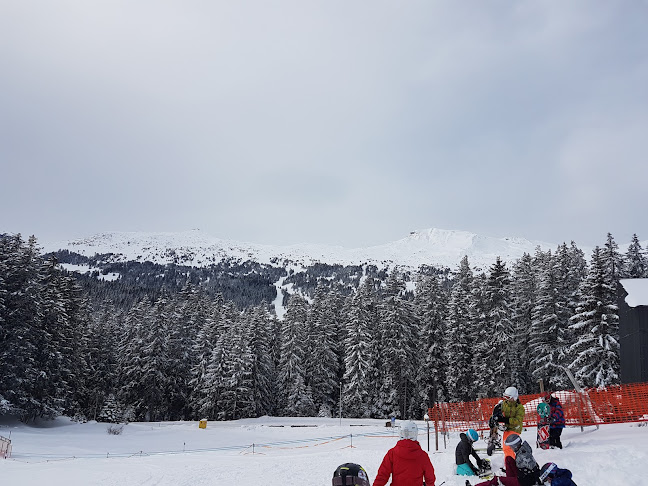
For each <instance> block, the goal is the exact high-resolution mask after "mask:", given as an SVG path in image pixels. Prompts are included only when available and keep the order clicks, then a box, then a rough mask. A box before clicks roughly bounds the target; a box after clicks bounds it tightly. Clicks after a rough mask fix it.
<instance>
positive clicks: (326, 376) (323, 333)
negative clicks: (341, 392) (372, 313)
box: [306, 284, 339, 416]
mask: <svg viewBox="0 0 648 486" xmlns="http://www.w3.org/2000/svg"><path fill="white" fill-rule="evenodd" d="M326 295H327V288H326V287H325V286H324V285H322V284H319V285H318V286H317V289H316V290H315V296H314V298H313V303H312V305H311V306H310V312H309V315H308V321H309V324H308V325H307V327H308V328H309V329H310V330H311V338H312V339H311V341H310V343H311V350H310V353H308V356H307V357H306V360H307V361H308V362H309V363H310V365H309V367H308V368H309V369H310V370H311V371H310V376H309V377H308V378H309V380H308V384H309V385H310V387H311V390H312V391H313V403H314V404H315V408H316V409H317V410H318V415H320V416H326V414H327V413H328V414H329V415H330V411H331V410H332V409H333V408H334V406H335V401H334V400H335V396H336V390H337V389H338V384H339V382H338V376H339V370H338V358H337V354H336V353H335V341H336V330H335V327H334V326H335V324H336V322H335V318H334V313H333V309H330V308H329V307H327V305H326V303H327V300H326Z"/></svg>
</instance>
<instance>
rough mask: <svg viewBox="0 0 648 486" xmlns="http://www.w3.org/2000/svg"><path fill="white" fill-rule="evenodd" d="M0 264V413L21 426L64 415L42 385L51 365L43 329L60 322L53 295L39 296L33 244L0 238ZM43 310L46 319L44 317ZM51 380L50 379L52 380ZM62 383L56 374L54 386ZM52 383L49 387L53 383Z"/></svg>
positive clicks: (48, 340)
mask: <svg viewBox="0 0 648 486" xmlns="http://www.w3.org/2000/svg"><path fill="white" fill-rule="evenodd" d="M0 261H1V262H2V265H3V267H4V272H5V273H4V274H3V280H2V285H3V288H2V294H3V296H4V306H3V308H2V309H1V310H2V312H3V315H2V316H0V326H1V327H0V369H2V373H0V390H2V395H3V397H4V400H5V402H4V403H5V404H4V405H3V408H4V409H9V410H11V411H12V412H13V413H17V414H19V416H20V418H21V420H23V421H30V420H34V419H35V418H37V417H45V418H51V417H55V416H57V415H59V414H60V413H61V412H62V410H63V400H62V399H61V396H59V395H58V394H57V392H56V390H55V389H54V387H53V386H50V385H49V384H48V383H46V379H47V377H48V376H50V374H49V370H48V369H47V365H48V360H50V362H51V360H52V359H56V356H55V354H52V353H56V350H55V349H54V348H53V346H54V343H53V342H52V336H51V334H49V332H48V327H51V326H55V324H54V322H50V321H55V320H58V319H59V318H60V319H63V318H64V317H65V316H62V315H61V316H59V315H58V314H57V313H56V311H55V308H56V310H58V311H60V312H63V308H62V307H57V303H56V302H55V301H52V300H51V299H52V298H53V292H49V295H47V294H45V293H43V285H44V276H43V273H42V272H43V262H42V259H41V258H40V248H39V247H38V244H37V242H36V238H34V237H30V238H29V240H28V241H27V242H26V243H25V242H24V241H23V240H22V237H21V236H20V235H15V236H10V235H5V236H3V237H2V238H0ZM46 308H47V309H48V314H47V316H44V315H43V312H44V310H45V309H46ZM53 378H54V377H53ZM60 378H61V377H60V376H59V375H58V374H57V376H56V377H55V380H58V379H60ZM55 380H54V379H53V380H52V382H54V381H55Z"/></svg>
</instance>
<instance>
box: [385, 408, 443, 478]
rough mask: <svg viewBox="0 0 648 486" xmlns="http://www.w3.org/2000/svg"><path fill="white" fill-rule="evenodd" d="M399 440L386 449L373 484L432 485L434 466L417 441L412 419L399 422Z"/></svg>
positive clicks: (416, 430)
mask: <svg viewBox="0 0 648 486" xmlns="http://www.w3.org/2000/svg"><path fill="white" fill-rule="evenodd" d="M399 435H400V440H399V441H398V442H397V443H396V445H395V446H394V447H392V448H391V449H389V450H388V451H387V454H385V457H384V459H383V460H382V463H381V464H380V467H379V468H378V474H377V475H376V479H375V480H374V482H373V486H385V485H386V484H387V481H389V477H390V476H391V486H422V485H423V484H424V482H425V484H426V485H427V486H434V481H435V479H436V478H435V476H434V468H433V467H432V463H431V462H430V456H428V454H427V452H425V451H423V449H421V445H420V444H419V443H418V427H417V426H416V424H415V423H414V422H412V421H407V422H404V423H403V424H401V427H400V434H399Z"/></svg>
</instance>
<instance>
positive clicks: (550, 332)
mask: <svg viewBox="0 0 648 486" xmlns="http://www.w3.org/2000/svg"><path fill="white" fill-rule="evenodd" d="M562 248H563V249H564V247H562ZM557 255H558V256H559V257H560V256H561V255H564V254H563V253H561V248H560V247H559V249H558V253H557ZM537 260H538V266H539V269H538V272H539V274H538V294H537V301H536V306H535V307H534V308H533V313H532V319H533V320H532V327H531V338H530V345H531V349H532V353H533V358H532V360H531V365H532V369H533V375H534V377H535V379H536V380H540V379H542V380H544V382H545V383H546V386H547V388H549V389H551V388H552V387H555V386H557V384H558V383H560V379H561V378H562V377H564V376H565V374H564V372H563V371H562V370H561V369H560V368H559V367H560V366H562V365H563V364H565V363H564V361H565V354H564V351H565V346H566V345H567V340H566V339H565V336H564V333H565V331H566V330H567V327H566V326H567V324H568V323H567V322H562V321H561V319H560V316H559V315H563V313H562V305H561V300H560V299H561V296H560V295H559V294H558V292H557V287H558V275H557V271H558V270H559V268H557V266H556V265H554V262H555V259H554V258H553V256H552V255H551V253H550V252H548V253H547V254H546V255H545V256H544V258H542V257H541V258H538V259H537ZM550 383H551V384H552V385H551V386H550Z"/></svg>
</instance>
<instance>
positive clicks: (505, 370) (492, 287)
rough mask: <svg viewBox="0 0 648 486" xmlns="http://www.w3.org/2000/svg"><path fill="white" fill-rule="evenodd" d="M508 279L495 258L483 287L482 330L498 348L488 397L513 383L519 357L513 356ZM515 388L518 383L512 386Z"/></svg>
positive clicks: (502, 266)
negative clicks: (485, 330) (492, 338)
mask: <svg viewBox="0 0 648 486" xmlns="http://www.w3.org/2000/svg"><path fill="white" fill-rule="evenodd" d="M510 285H511V277H510V273H509V270H508V269H507V268H506V264H505V263H503V262H502V260H501V258H500V257H497V259H496V261H495V263H494V264H493V266H492V267H491V268H490V272H489V276H488V281H487V286H486V320H485V326H484V327H486V328H487V329H489V330H490V331H491V335H492V336H494V337H495V339H496V340H497V344H498V346H497V347H495V348H493V355H494V356H495V357H496V358H497V359H496V362H495V363H494V364H493V366H492V368H490V369H492V370H493V376H494V377H495V382H494V383H493V385H492V387H491V388H490V389H487V390H486V391H487V396H496V395H497V394H498V393H501V391H502V390H504V389H506V387H507V386H510V385H511V384H512V383H513V381H512V380H513V374H514V373H513V369H514V363H516V362H517V360H518V356H517V355H515V354H514V352H515V350H516V349H515V342H516V340H517V338H518V337H517V336H516V335H515V334H514V327H513V322H512V319H511V317H512V309H511V288H510ZM515 385H516V386H518V385H519V384H518V383H515Z"/></svg>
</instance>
